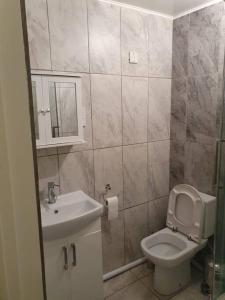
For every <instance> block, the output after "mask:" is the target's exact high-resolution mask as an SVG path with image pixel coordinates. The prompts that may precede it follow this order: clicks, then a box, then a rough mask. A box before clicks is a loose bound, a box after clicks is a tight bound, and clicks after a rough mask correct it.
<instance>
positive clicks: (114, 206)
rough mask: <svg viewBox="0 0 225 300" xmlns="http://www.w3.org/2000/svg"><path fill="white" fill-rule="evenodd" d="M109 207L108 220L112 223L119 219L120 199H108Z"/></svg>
mask: <svg viewBox="0 0 225 300" xmlns="http://www.w3.org/2000/svg"><path fill="white" fill-rule="evenodd" d="M106 205H107V207H108V220H109V221H112V220H115V219H116V218H118V215H119V199H118V197H116V196H115V197H111V198H107V199H106Z"/></svg>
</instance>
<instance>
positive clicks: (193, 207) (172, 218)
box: [167, 184, 204, 243]
mask: <svg viewBox="0 0 225 300" xmlns="http://www.w3.org/2000/svg"><path fill="white" fill-rule="evenodd" d="M203 213H204V203H203V201H202V198H201V196H200V194H199V192H198V191H197V190H196V189H195V188H193V187H192V186H190V185H186V184H180V185H177V186H176V187H175V188H174V189H173V190H172V191H171V193H170V197H169V205H168V212H167V226H168V227H169V228H171V229H174V230H176V231H178V232H181V233H183V234H184V235H186V236H188V237H189V239H191V240H193V241H195V242H197V243H199V242H200V241H201V239H202V233H203Z"/></svg>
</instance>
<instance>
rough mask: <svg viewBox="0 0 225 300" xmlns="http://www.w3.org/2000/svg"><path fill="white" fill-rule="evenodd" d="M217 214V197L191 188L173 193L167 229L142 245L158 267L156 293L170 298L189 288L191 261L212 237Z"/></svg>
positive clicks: (149, 258)
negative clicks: (171, 295)
mask: <svg viewBox="0 0 225 300" xmlns="http://www.w3.org/2000/svg"><path fill="white" fill-rule="evenodd" d="M215 214H216V198H215V197H213V196H209V195H206V194H203V193H200V192H198V191H197V190H196V189H194V188H193V187H191V186H188V185H179V186H176V187H175V188H174V189H173V190H172V191H171V193H170V197H169V205H168V213H167V228H165V229H163V230H161V231H159V232H156V233H154V234H152V235H151V236H149V237H147V238H145V239H143V240H142V242H141V247H142V251H143V253H144V255H145V256H146V258H147V259H148V260H149V261H150V262H151V263H153V264H154V265H155V271H154V278H153V286H154V288H155V290H156V291H157V292H159V293H160V294H163V295H170V294H173V293H175V292H177V291H179V290H180V289H182V288H184V287H185V286H187V285H188V283H189V282H190V279H191V268H190V262H191V259H192V258H193V257H194V255H195V254H196V253H197V252H198V251H200V250H201V249H203V248H204V247H205V246H206V244H207V238H208V237H209V236H211V235H212V234H213V230H214V223H215ZM212 219H214V221H212Z"/></svg>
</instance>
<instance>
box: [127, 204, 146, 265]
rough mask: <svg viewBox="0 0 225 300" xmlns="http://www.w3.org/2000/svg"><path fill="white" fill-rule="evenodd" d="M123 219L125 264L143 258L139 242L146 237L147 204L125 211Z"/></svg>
mask: <svg viewBox="0 0 225 300" xmlns="http://www.w3.org/2000/svg"><path fill="white" fill-rule="evenodd" d="M124 218H125V262H126V263H129V262H132V261H134V260H136V259H138V258H140V257H142V256H143V253H142V250H141V244H140V243H141V240H142V239H143V238H145V237H146V236H147V235H148V220H147V219H148V204H147V203H146V204H143V205H139V206H135V207H132V208H130V209H126V210H125V211H124Z"/></svg>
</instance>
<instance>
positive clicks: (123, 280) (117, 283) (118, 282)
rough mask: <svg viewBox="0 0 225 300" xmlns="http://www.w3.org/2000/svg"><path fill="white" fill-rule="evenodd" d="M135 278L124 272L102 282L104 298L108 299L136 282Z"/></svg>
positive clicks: (131, 274)
mask: <svg viewBox="0 0 225 300" xmlns="http://www.w3.org/2000/svg"><path fill="white" fill-rule="evenodd" d="M137 280H138V279H137V277H136V276H135V275H134V274H133V273H131V272H129V271H128V272H125V273H123V274H121V275H118V276H116V277H114V278H112V279H110V280H107V281H105V282H104V297H108V296H111V295H113V294H114V293H116V292H118V291H119V290H121V289H123V288H125V287H127V286H128V285H130V284H131V283H134V282H135V281H137Z"/></svg>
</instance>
